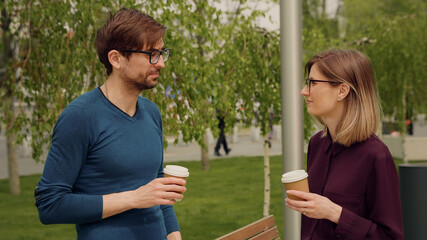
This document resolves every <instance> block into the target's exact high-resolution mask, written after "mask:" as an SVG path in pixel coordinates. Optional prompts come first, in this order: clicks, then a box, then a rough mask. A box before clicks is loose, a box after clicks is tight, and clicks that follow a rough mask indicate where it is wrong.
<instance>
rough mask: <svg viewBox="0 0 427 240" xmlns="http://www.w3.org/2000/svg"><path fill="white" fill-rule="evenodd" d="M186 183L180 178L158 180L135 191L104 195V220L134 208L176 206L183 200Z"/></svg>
mask: <svg viewBox="0 0 427 240" xmlns="http://www.w3.org/2000/svg"><path fill="white" fill-rule="evenodd" d="M185 184H186V181H185V180H183V179H180V178H174V177H167V178H156V179H154V180H153V181H151V182H149V183H148V184H146V185H144V186H141V187H139V188H138V189H136V190H133V191H127V192H120V193H112V194H107V195H103V196H102V199H103V212H102V218H103V219H104V218H107V217H111V216H113V215H116V214H119V213H122V212H124V211H127V210H130V209H133V208H150V207H153V206H157V205H172V204H175V203H176V201H175V199H182V198H183V197H184V195H183V193H184V192H185V191H186V190H187V189H186V188H185Z"/></svg>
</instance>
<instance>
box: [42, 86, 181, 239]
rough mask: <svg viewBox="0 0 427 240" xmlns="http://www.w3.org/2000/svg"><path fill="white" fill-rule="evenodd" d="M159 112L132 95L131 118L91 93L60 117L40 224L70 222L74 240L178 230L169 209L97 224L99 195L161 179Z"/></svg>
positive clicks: (164, 234) (144, 211) (45, 175)
mask: <svg viewBox="0 0 427 240" xmlns="http://www.w3.org/2000/svg"><path fill="white" fill-rule="evenodd" d="M162 131H163V130H162V120H161V115H160V111H159V109H158V108H157V106H156V105H155V104H154V103H153V102H151V101H150V100H148V99H147V98H144V97H141V96H139V97H138V100H137V109H136V112H135V114H134V116H132V117H131V116H129V115H127V114H126V113H125V112H123V111H121V110H120V109H119V108H117V107H116V106H115V105H114V104H112V103H111V102H110V101H109V100H108V99H107V98H106V97H105V96H104V95H103V93H102V92H101V90H100V89H99V88H96V89H94V90H92V91H90V92H88V93H85V94H83V95H81V96H80V97H78V98H76V99H75V100H74V101H72V102H71V103H70V104H69V105H68V106H67V107H66V108H65V110H64V111H63V112H62V114H61V115H60V117H59V118H58V120H57V122H56V124H55V127H54V129H53V134H52V144H51V147H50V150H49V154H48V156H47V159H46V163H45V167H44V171H43V176H42V178H41V181H40V182H39V183H38V186H37V190H36V205H37V208H38V210H39V216H40V220H41V221H42V222H43V223H45V224H52V223H74V224H76V230H77V237H78V239H103V240H106V239H166V237H167V234H168V233H170V232H174V231H179V226H178V222H177V219H176V216H175V213H174V210H173V207H172V206H154V207H151V208H146V209H132V210H129V211H126V212H123V213H120V214H117V215H114V216H112V217H109V218H106V219H102V209H103V202H102V195H105V194H110V193H118V192H123V191H129V190H135V189H137V188H139V187H141V186H143V185H146V184H147V183H149V182H150V181H152V180H153V179H155V178H158V177H163V132H162Z"/></svg>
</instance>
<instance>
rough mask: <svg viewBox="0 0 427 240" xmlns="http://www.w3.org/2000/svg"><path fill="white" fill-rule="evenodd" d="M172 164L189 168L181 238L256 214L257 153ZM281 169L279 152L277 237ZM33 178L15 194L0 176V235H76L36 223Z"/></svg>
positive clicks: (274, 162)
mask: <svg viewBox="0 0 427 240" xmlns="http://www.w3.org/2000/svg"><path fill="white" fill-rule="evenodd" d="M399 163H401V161H397V162H396V164H399ZM174 164H178V165H182V166H185V167H187V168H189V170H190V177H189V178H188V180H187V192H186V193H185V198H184V199H183V201H181V202H178V203H177V204H176V205H175V212H176V215H177V217H178V220H179V223H180V226H181V232H182V236H183V239H185V240H192V239H197V240H199V239H214V238H216V237H219V236H221V235H223V234H226V233H228V232H231V231H234V230H236V229H237V228H239V227H242V226H244V225H246V224H249V223H251V222H253V221H256V220H258V219H260V218H261V217H262V212H263V188H264V176H263V175H264V170H263V169H264V167H263V157H239V158H228V159H218V160H214V161H210V170H209V171H203V170H202V169H201V163H200V162H177V163H174ZM281 172H282V159H281V156H274V157H271V206H270V214H273V215H274V216H275V219H276V224H277V226H278V229H279V232H280V234H281V236H283V234H282V231H283V230H282V226H283V197H282V194H283V193H282V184H281V182H280V178H281ZM39 179H40V175H34V176H26V177H21V187H22V193H21V195H19V196H11V195H10V194H9V185H8V184H9V183H8V181H7V180H0V209H1V210H0V236H1V239H8V240H17V239H28V240H30V239H40V240H49V239H52V240H53V239H55V240H60V239H76V233H75V229H74V225H48V226H46V225H43V224H41V223H40V221H39V219H38V213H37V209H36V207H35V206H34V197H33V191H34V187H35V185H36V184H37V182H38V181H39ZM282 239H283V237H282Z"/></svg>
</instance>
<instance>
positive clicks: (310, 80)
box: [305, 78, 342, 92]
mask: <svg viewBox="0 0 427 240" xmlns="http://www.w3.org/2000/svg"><path fill="white" fill-rule="evenodd" d="M313 82H314V83H316V82H327V83H335V84H337V83H342V82H337V81H327V80H315V79H310V78H306V79H305V85H306V86H308V91H309V92H310V90H311V83H313Z"/></svg>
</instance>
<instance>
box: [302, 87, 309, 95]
mask: <svg viewBox="0 0 427 240" xmlns="http://www.w3.org/2000/svg"><path fill="white" fill-rule="evenodd" d="M301 95H303V96H304V97H306V96H308V95H310V90H309V89H308V86H307V85H305V86H304V88H303V89H302V90H301Z"/></svg>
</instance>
